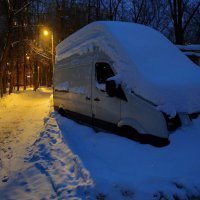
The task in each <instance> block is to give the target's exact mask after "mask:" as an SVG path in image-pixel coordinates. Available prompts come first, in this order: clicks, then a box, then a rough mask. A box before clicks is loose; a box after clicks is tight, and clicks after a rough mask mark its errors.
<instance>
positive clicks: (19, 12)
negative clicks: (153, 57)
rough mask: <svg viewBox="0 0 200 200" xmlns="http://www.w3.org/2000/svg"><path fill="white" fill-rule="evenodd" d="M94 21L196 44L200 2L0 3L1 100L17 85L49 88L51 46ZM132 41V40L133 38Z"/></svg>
mask: <svg viewBox="0 0 200 200" xmlns="http://www.w3.org/2000/svg"><path fill="white" fill-rule="evenodd" d="M96 20H118V21H129V22H134V23H140V24H145V25H147V26H151V27H153V28H155V29H157V30H158V31H160V32H162V33H163V34H164V35H165V36H167V37H168V38H169V39H170V40H171V41H172V42H174V43H176V44H186V43H200V1H196V0H0V95H1V96H3V94H4V93H6V92H9V93H11V92H12V91H13V89H16V90H19V88H20V86H22V87H23V88H24V89H26V87H27V86H29V85H30V86H33V87H34V90H36V89H37V88H38V87H39V85H47V86H50V85H51V84H52V65H51V59H50V58H51V44H50V40H44V38H43V39H42V38H41V34H40V31H41V28H42V27H43V26H47V27H49V28H50V29H51V30H52V32H53V33H54V46H55V45H56V44H57V43H59V42H60V41H61V40H63V39H64V38H65V37H67V36H69V35H70V34H72V33H73V32H75V31H76V30H77V29H79V28H81V27H83V26H84V25H86V24H88V23H90V22H92V21H96ZM133 37H134V36H133Z"/></svg>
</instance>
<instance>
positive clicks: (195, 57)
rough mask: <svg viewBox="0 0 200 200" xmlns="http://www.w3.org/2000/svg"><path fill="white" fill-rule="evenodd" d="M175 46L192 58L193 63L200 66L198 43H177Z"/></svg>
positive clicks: (199, 46) (199, 47)
mask: <svg viewBox="0 0 200 200" xmlns="http://www.w3.org/2000/svg"><path fill="white" fill-rule="evenodd" d="M177 47H178V48H179V49H180V50H181V51H182V52H183V53H184V54H185V55H186V56H187V57H189V58H190V60H192V61H193V62H194V63H195V64H197V65H199V66H200V44H192V45H177Z"/></svg>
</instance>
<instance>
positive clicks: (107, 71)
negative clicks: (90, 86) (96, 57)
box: [95, 62, 115, 84]
mask: <svg viewBox="0 0 200 200" xmlns="http://www.w3.org/2000/svg"><path fill="white" fill-rule="evenodd" d="M95 74H96V80H97V82H98V83H99V84H105V83H106V80H107V79H108V78H110V77H112V76H114V75H115V74H114V72H113V70H112V68H111V67H110V65H109V64H108V63H104V62H98V63H96V64H95Z"/></svg>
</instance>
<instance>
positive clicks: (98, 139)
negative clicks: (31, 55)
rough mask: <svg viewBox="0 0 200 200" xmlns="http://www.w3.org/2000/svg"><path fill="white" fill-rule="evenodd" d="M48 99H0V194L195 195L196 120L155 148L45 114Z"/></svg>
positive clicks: (198, 174) (199, 136)
mask: <svg viewBox="0 0 200 200" xmlns="http://www.w3.org/2000/svg"><path fill="white" fill-rule="evenodd" d="M49 96H50V93H49V92H48V91H46V90H40V91H38V92H36V93H35V92H32V91H27V92H19V93H15V94H12V95H10V96H7V97H5V98H4V99H3V100H0V117H1V119H0V156H1V157H0V158H1V160H0V199H3V200H4V199H6V200H7V199H9V200H12V199H13V200H18V199H23V200H24V199H25V200H26V199H31V200H32V199H34V200H38V199H43V200H44V199H67V200H68V199H73V200H74V199H98V200H104V199H105V200H106V199H108V200H110V199H111V200H118V199H119V200H121V199H134V200H151V199H153V200H158V199H167V200H170V199H181V200H184V199H189V197H195V196H198V197H199V196H200V159H199V152H200V118H198V119H196V120H194V121H193V122H194V123H193V125H191V126H190V127H186V128H182V129H179V130H178V131H176V132H175V133H174V134H173V135H171V138H170V140H171V144H170V145H169V146H167V147H164V148H156V147H152V146H150V145H141V144H138V143H136V142H134V141H131V140H129V139H126V138H122V137H119V136H116V135H114V134H109V133H106V132H101V133H97V132H95V131H94V130H93V129H92V128H90V127H87V126H83V125H80V124H77V123H76V122H74V121H72V120H70V119H67V118H64V117H61V116H60V115H59V114H58V113H57V112H51V113H50V114H48V112H49ZM43 119H44V120H43ZM13 122H15V123H13ZM162 197H163V198H162Z"/></svg>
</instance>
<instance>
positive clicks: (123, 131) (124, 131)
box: [119, 126, 141, 142]
mask: <svg viewBox="0 0 200 200" xmlns="http://www.w3.org/2000/svg"><path fill="white" fill-rule="evenodd" d="M119 135H120V136H122V137H126V138H129V139H131V140H134V141H136V142H140V141H141V134H139V133H138V132H137V131H136V130H135V129H134V128H132V127H130V126H122V127H120V129H119Z"/></svg>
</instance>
